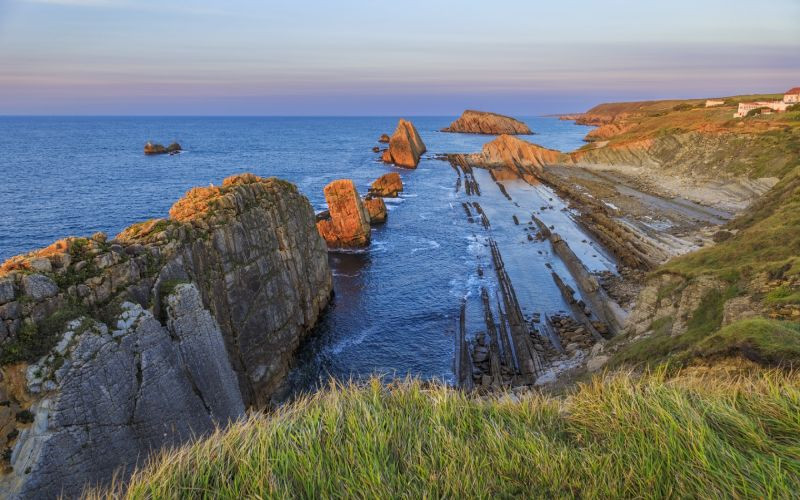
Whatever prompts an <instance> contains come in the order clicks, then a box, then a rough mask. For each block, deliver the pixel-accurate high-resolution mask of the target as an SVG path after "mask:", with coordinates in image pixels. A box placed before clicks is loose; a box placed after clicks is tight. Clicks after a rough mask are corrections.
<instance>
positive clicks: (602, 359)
mask: <svg viewBox="0 0 800 500" xmlns="http://www.w3.org/2000/svg"><path fill="white" fill-rule="evenodd" d="M609 359H611V358H610V357H608V356H606V355H605V354H601V355H599V356H594V357H591V358H589V360H588V361H587V362H586V370H587V371H589V372H596V371H598V370H600V369H601V368H603V367H604V366H605V365H606V363H608V360H609Z"/></svg>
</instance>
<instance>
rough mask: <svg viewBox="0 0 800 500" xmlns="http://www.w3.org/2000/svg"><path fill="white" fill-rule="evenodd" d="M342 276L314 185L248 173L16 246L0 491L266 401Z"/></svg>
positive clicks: (55, 482) (1, 355) (73, 477)
mask: <svg viewBox="0 0 800 500" xmlns="http://www.w3.org/2000/svg"><path fill="white" fill-rule="evenodd" d="M331 288H332V279H331V272H330V269H329V267H328V260H327V251H326V248H325V244H324V242H323V240H322V238H320V236H319V234H318V233H317V231H316V228H315V226H314V213H313V209H312V207H311V205H310V203H309V202H308V200H307V199H306V198H305V197H304V196H303V195H302V194H300V193H299V192H298V191H297V189H296V187H295V186H293V185H291V184H289V183H287V182H284V181H281V180H278V179H262V178H258V177H256V176H253V175H251V174H244V175H240V176H235V177H232V178H228V179H226V180H225V182H224V183H223V186H222V187H208V188H196V189H193V190H191V191H190V192H189V193H188V194H187V196H186V197H185V198H183V199H181V200H179V201H178V202H177V203H176V204H175V205H174V206H173V207H172V209H171V210H170V218H169V219H159V220H152V221H148V222H146V223H140V224H136V225H133V226H131V227H129V228H127V229H126V230H125V231H123V232H122V233H121V234H120V235H118V236H117V238H115V239H114V240H111V241H106V238H105V237H104V235H102V234H98V235H95V236H93V237H92V238H91V239H88V238H67V239H65V240H60V241H58V242H56V243H54V244H53V245H51V246H50V247H48V248H45V249H43V250H40V251H37V252H32V253H30V254H27V255H24V256H18V257H15V258H12V259H9V260H8V261H6V263H4V264H3V265H2V267H0V318H2V321H0V325H2V332H0V364H2V370H1V371H0V374H1V375H2V377H1V379H0V429H1V430H2V438H0V439H3V440H4V444H5V450H6V451H5V453H4V457H3V459H4V461H5V462H4V468H3V469H4V470H3V475H2V478H0V497H5V498H17V497H18V498H53V497H56V496H58V495H60V494H64V495H66V496H75V495H77V494H79V493H80V491H81V490H82V488H83V487H84V485H86V484H87V483H93V484H96V483H103V482H106V481H108V480H110V479H111V477H112V474H113V473H114V472H115V471H119V472H120V473H121V476H120V477H122V478H124V477H126V475H127V473H129V472H130V471H131V469H132V468H133V467H134V466H135V464H137V463H140V462H141V461H142V460H145V459H146V458H147V456H148V455H149V454H150V453H151V452H154V451H157V450H159V449H161V448H163V447H164V446H171V445H177V444H179V443H183V442H186V441H187V440H189V439H191V438H192V437H196V436H200V435H203V434H205V433H208V432H210V431H212V430H213V429H214V428H215V426H218V425H225V424H226V423H228V422H230V421H231V420H235V419H237V418H240V417H241V416H242V415H243V414H244V411H245V408H246V407H248V406H254V407H264V406H267V405H268V404H269V402H270V398H271V397H272V396H275V395H277V393H278V391H279V390H280V388H281V384H282V382H283V380H284V377H285V375H286V373H287V372H288V367H289V362H290V360H291V356H292V354H293V351H294V350H295V349H296V347H297V345H298V344H299V342H300V339H301V338H302V337H303V335H304V334H305V333H306V332H308V331H309V329H310V328H311V327H312V326H313V325H314V323H315V321H316V319H317V317H318V315H319V313H320V312H321V311H322V309H323V308H324V307H325V306H326V305H327V303H328V300H329V298H330V293H331Z"/></svg>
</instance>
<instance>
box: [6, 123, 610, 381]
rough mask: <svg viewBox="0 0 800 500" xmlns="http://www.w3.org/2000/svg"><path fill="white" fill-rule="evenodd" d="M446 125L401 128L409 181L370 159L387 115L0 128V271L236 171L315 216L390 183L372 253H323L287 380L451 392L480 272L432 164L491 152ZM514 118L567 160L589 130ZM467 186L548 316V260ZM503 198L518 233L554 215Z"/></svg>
mask: <svg viewBox="0 0 800 500" xmlns="http://www.w3.org/2000/svg"><path fill="white" fill-rule="evenodd" d="M454 118H455V117H416V118H413V122H414V124H415V125H416V127H417V128H418V130H419V132H420V135H421V136H422V138H423V140H424V142H425V143H426V145H427V147H428V153H427V154H426V155H425V157H424V159H423V161H422V162H421V163H420V165H419V168H417V169H416V170H404V169H395V168H393V167H391V166H387V165H384V164H383V163H381V162H379V161H378V159H377V158H378V155H377V154H375V153H373V152H372V151H371V148H372V147H373V146H375V145H376V144H377V143H376V139H377V138H378V136H379V135H380V134H382V133H391V132H392V131H393V130H394V128H395V126H396V123H397V117H366V118H332V117H319V118H313V117H303V118H278V117H269V118H243V117H242V118H171V117H170V118H141V117H129V118H107V117H103V118H97V117H81V118H63V117H0V151H3V154H2V156H0V176H1V177H0V178H1V179H2V180H0V260H4V259H6V258H8V257H10V256H12V255H15V254H18V253H23V252H26V251H29V250H32V249H35V248H38V247H42V246H45V245H48V244H49V243H51V242H52V241H54V240H56V239H58V238H62V237H65V236H69V235H89V234H91V233H93V232H95V231H105V232H107V233H108V234H109V235H114V234H116V233H118V232H119V231H120V230H122V229H123V228H124V227H126V226H128V225H130V224H132V223H135V222H139V221H142V220H145V219H149V218H153V217H164V216H166V214H167V211H168V210H169V208H170V206H171V205H172V203H174V202H175V200H177V199H178V198H179V197H181V196H182V195H183V194H184V193H185V192H186V191H187V190H188V189H190V188H191V187H193V186H202V185H208V184H210V183H214V184H219V183H221V181H222V179H223V178H225V177H227V176H229V175H233V174H236V173H241V172H253V173H255V174H258V175H261V176H277V177H281V178H283V179H286V180H289V181H291V182H294V183H295V184H297V185H298V187H299V188H300V190H301V191H302V192H303V193H305V195H306V196H308V198H309V199H310V201H311V203H312V205H313V206H314V207H315V208H316V209H317V210H322V209H324V207H325V200H324V197H323V194H322V189H323V187H324V186H325V185H326V184H327V183H329V182H330V181H332V180H334V179H338V178H350V179H353V180H354V181H355V183H356V185H357V186H358V188H359V190H360V191H361V192H362V193H363V192H366V189H367V187H368V185H369V184H370V183H371V182H372V181H373V180H374V179H376V178H377V177H379V176H380V175H382V174H384V173H386V172H388V171H392V170H395V171H397V172H399V173H400V175H401V176H402V178H403V182H404V184H405V191H404V193H403V196H402V197H401V198H398V199H395V200H387V201H388V206H389V219H388V222H387V223H386V224H385V225H383V226H381V227H378V228H376V229H375V230H374V232H373V244H372V246H371V248H370V249H369V250H368V251H366V252H363V253H339V254H331V257H330V260H331V264H332V268H333V271H334V276H335V283H334V284H335V290H336V296H335V299H334V301H333V304H332V306H331V307H330V308H329V310H328V311H327V312H326V313H325V315H324V316H323V318H321V320H320V324H319V326H318V327H317V329H316V331H315V332H314V334H313V335H312V336H311V337H310V338H309V340H308V341H307V342H306V343H305V344H304V345H303V347H302V348H301V352H300V354H299V358H298V363H297V367H296V369H295V370H294V372H293V375H292V377H293V382H294V383H295V384H296V385H297V386H298V387H305V386H308V385H309V384H311V383H313V381H314V380H317V379H319V378H320V377H326V376H327V375H329V374H330V375H335V376H337V377H349V376H361V375H365V374H370V373H375V372H378V373H384V374H397V375H405V374H414V375H419V376H423V377H439V378H443V379H445V380H449V379H450V378H451V376H452V352H453V332H454V328H455V324H456V322H455V319H456V318H457V315H458V311H459V305H460V301H461V299H462V297H464V296H465V294H473V295H474V294H475V291H476V290H477V288H476V287H477V286H479V285H480V280H481V278H480V277H479V276H478V275H477V274H476V261H480V260H481V259H483V260H485V259H486V248H485V244H484V243H485V242H484V241H483V240H482V239H481V238H483V236H482V235H481V234H478V233H477V232H476V227H475V226H476V225H475V224H469V223H468V222H467V221H466V219H465V217H464V212H463V208H462V206H461V201H463V200H464V199H465V198H464V197H465V195H464V193H463V190H462V191H460V192H456V191H455V189H454V186H455V179H456V177H455V172H454V171H453V169H451V167H450V166H449V164H448V163H446V162H443V161H439V160H436V159H433V155H435V154H437V153H452V152H473V151H478V150H480V148H481V146H482V145H483V144H484V143H485V142H488V141H489V140H491V139H492V137H487V136H477V135H464V134H448V133H442V132H438V130H439V129H441V128H443V127H445V126H447V125H448V124H449V123H450V122H451V121H452V120H453V119H454ZM524 120H525V121H526V122H527V123H528V124H529V125H530V127H531V128H532V129H533V130H534V131H535V132H536V134H537V135H534V136H531V137H525V138H526V139H528V140H531V141H533V142H536V143H538V144H541V145H543V146H546V147H550V148H555V149H560V150H562V151H569V150H573V149H575V148H577V147H579V146H580V145H581V144H582V141H581V139H582V138H583V136H584V135H585V134H586V132H587V130H588V127H583V126H578V125H574V124H573V123H571V122H565V121H559V120H557V119H555V118H543V117H528V118H524ZM147 140H153V141H158V142H162V143H168V142H172V141H175V140H176V141H179V142H180V143H181V144H182V145H183V146H184V148H185V149H186V151H185V152H184V153H182V154H180V155H177V156H155V157H146V156H144V155H143V154H142V146H143V144H144V143H145V142H146V141H147ZM477 175H478V176H479V180H480V182H481V186H482V188H483V190H484V193H483V196H482V197H481V199H480V202H481V204H482V205H484V207H485V209H486V211H487V213H489V215H490V218H492V227H493V229H492V231H493V232H494V233H495V237H496V238H497V239H498V241H500V242H501V246H502V245H505V248H504V258H505V259H506V261H507V262H511V263H512V264H513V263H516V269H518V272H520V273H523V274H521V275H520V277H519V279H518V280H516V281H515V286H516V287H517V290H518V294H520V295H521V301H524V302H525V304H527V305H528V306H530V307H532V308H543V309H548V308H550V309H558V308H559V304H560V302H559V301H560V299H559V298H557V292H555V293H554V291H553V287H552V283H551V282H549V271H547V270H546V268H545V267H544V265H543V263H544V262H545V260H546V259H549V258H550V256H548V255H546V253H544V254H543V253H542V252H540V251H539V250H537V249H535V247H533V246H530V245H529V246H525V244H526V240H525V238H524V236H525V234H523V233H522V232H520V228H519V226H516V225H515V224H514V223H513V222H512V220H511V215H508V214H510V213H511V212H508V211H507V210H506V208H503V207H506V206H507V205H505V204H507V203H508V200H507V199H506V198H505V197H503V196H502V195H501V194H500V191H499V190H498V189H497V187H496V186H495V183H494V182H493V181H492V180H491V179H490V178H489V176H488V174H486V172H479V173H478V174H477ZM508 191H509V192H510V193H511V195H512V197H514V199H515V200H517V201H516V205H515V207H512V208H513V209H516V210H518V213H519V217H520V218H521V219H525V220H529V213H530V212H531V211H533V210H535V209H536V208H537V207H538V206H539V205H541V204H543V203H551V204H552V203H557V202H558V200H556V201H552V198H553V196H554V195H553V194H552V193H550V192H549V191H547V190H546V188H543V187H539V188H536V187H531V186H528V185H526V184H523V183H521V182H518V183H510V184H509V185H508ZM557 208H558V207H557ZM561 208H563V206H562V207H561ZM526 211H527V212H526ZM564 214H565V212H564V211H560V210H550V211H547V212H545V213H543V214H542V216H543V217H545V218H547V217H552V218H553V219H552V221H551V220H547V221H546V222H548V223H551V222H553V223H563V224H566V225H567V226H569V221H568V218H567V217H566V216H565V215H564ZM495 219H496V220H495ZM562 219H563V220H562ZM570 227H571V226H570ZM562 231H565V232H567V233H568V234H569V233H570V229H569V228H564V229H562ZM574 231H575V232H574V235H573V237H574V242H575V244H574V245H573V246H575V248H576V251H577V252H579V253H581V252H582V253H583V254H584V255H585V256H586V257H587V258H589V261H592V257H596V259H595V261H593V265H594V266H595V267H599V268H606V267H609V266H610V263H609V261H608V260H607V259H605V258H604V257H603V256H602V255H599V256H598V255H597V251H596V250H594V248H593V247H591V246H587V245H591V242H590V241H589V242H586V241H584V239H585V235H582V234H581V233H580V232H579V231H578V230H577V229H575V230H574ZM581 242H583V243H585V244H586V245H584V246H581V245H582V243H581ZM571 244H572V243H571ZM487 266H490V264H488V262H487V263H486V264H485V265H484V267H486V268H488V267H487ZM528 271H530V272H528ZM513 278H514V276H513V275H512V279H513ZM517 281H518V282H517Z"/></svg>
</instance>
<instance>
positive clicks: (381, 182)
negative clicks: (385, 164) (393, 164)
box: [369, 172, 403, 198]
mask: <svg viewBox="0 0 800 500" xmlns="http://www.w3.org/2000/svg"><path fill="white" fill-rule="evenodd" d="M401 191H403V180H402V179H401V178H400V174H398V173H397V172H389V173H388V174H383V175H382V176H380V177H378V178H377V179H375V181H374V182H373V183H372V184H371V185H370V190H369V193H370V194H371V195H373V196H380V197H382V198H394V197H396V196H397V195H398V193H400V192H401Z"/></svg>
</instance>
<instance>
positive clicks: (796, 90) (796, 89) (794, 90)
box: [786, 87, 800, 94]
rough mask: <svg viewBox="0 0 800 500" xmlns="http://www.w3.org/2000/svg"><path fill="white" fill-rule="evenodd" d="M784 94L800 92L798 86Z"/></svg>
mask: <svg viewBox="0 0 800 500" xmlns="http://www.w3.org/2000/svg"><path fill="white" fill-rule="evenodd" d="M786 94H800V87H795V88H793V89H789V90H787V91H786Z"/></svg>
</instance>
